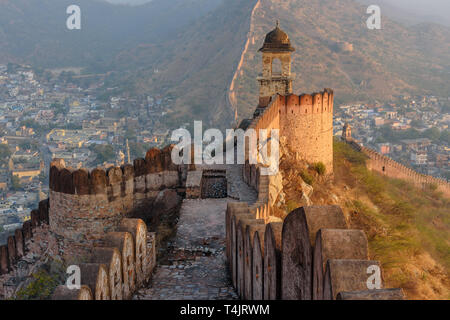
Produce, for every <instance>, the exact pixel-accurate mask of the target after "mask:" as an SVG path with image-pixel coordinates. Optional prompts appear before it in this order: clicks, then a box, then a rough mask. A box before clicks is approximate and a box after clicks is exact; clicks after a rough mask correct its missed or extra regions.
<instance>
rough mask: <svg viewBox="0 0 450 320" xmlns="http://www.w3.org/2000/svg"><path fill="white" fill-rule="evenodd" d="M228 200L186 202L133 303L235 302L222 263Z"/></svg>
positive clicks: (235, 297)
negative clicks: (162, 255)
mask: <svg viewBox="0 0 450 320" xmlns="http://www.w3.org/2000/svg"><path fill="white" fill-rule="evenodd" d="M229 200H230V199H189V200H188V199H186V200H184V202H183V205H182V207H181V212H180V220H179V221H178V230H177V232H176V235H175V237H174V239H173V240H172V241H171V242H169V247H168V254H167V257H166V259H163V260H162V261H160V262H159V264H158V266H157V268H156V271H155V273H154V274H153V279H152V281H151V283H150V284H149V286H148V287H147V288H144V289H141V290H139V291H138V292H137V293H136V295H135V297H134V299H136V300H193V299H195V300H231V299H238V296H237V295H236V292H235V291H234V289H233V287H232V286H231V281H230V278H229V272H228V270H227V267H226V261H225V259H226V258H225V254H224V249H225V225H224V220H225V211H226V206H227V201H229Z"/></svg>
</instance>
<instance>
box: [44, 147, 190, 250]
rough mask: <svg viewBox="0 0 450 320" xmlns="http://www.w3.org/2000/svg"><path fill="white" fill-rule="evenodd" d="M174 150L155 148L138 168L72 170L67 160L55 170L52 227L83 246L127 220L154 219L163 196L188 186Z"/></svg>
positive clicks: (55, 164) (52, 176) (55, 165)
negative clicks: (173, 156)
mask: <svg viewBox="0 0 450 320" xmlns="http://www.w3.org/2000/svg"><path fill="white" fill-rule="evenodd" d="M170 157H171V148H166V149H164V150H162V151H160V150H158V149H151V150H149V151H148V152H147V155H146V159H136V160H134V164H133V165H129V164H127V165H123V166H121V167H112V168H109V169H108V170H105V169H103V168H96V169H93V170H92V171H90V172H89V171H88V170H86V169H78V170H73V169H71V168H66V167H65V165H64V163H63V162H62V161H58V160H57V161H54V162H53V163H52V166H51V169H50V212H49V216H50V228H51V230H52V231H53V232H54V233H55V234H57V235H59V236H62V237H64V238H65V239H67V240H71V241H73V242H75V243H78V244H88V243H90V242H92V241H95V240H98V239H100V238H102V237H103V236H104V234H105V233H107V232H109V231H112V230H114V229H115V228H117V226H118V224H119V222H120V221H121V219H123V218H124V217H130V216H142V217H143V218H145V217H144V216H145V215H146V214H150V212H149V211H151V207H152V204H153V202H154V200H155V199H156V198H157V196H158V194H159V193H160V192H161V191H162V190H165V189H177V188H179V187H181V186H182V184H183V181H185V178H184V177H185V176H186V171H184V172H183V170H184V169H186V168H185V167H181V166H175V165H173V164H172V162H171V160H170V159H171V158H170Z"/></svg>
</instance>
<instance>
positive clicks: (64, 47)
mask: <svg viewBox="0 0 450 320" xmlns="http://www.w3.org/2000/svg"><path fill="white" fill-rule="evenodd" d="M220 1H221V0H189V1H186V0H154V1H152V2H150V3H147V4H144V5H141V6H124V5H113V4H110V3H107V2H105V1H103V0H77V1H72V0H0V63H7V62H20V63H30V64H33V65H34V66H38V67H49V68H54V67H87V68H88V69H89V70H90V71H98V70H102V71H105V70H106V71H109V70H110V68H111V66H110V62H111V60H112V59H113V58H114V57H115V56H116V55H117V54H119V53H120V52H121V51H123V50H127V49H128V48H133V47H136V46H138V45H141V44H144V43H152V44H156V43H162V42H165V41H167V40H168V39H171V38H173V37H174V36H175V35H176V34H177V33H178V31H179V30H180V29H181V28H184V27H185V26H186V25H188V24H190V23H192V22H193V21H195V20H196V19H198V18H199V17H201V16H202V15H204V14H206V13H207V12H209V11H211V10H213V9H214V8H216V7H217V5H218V3H219V2H220ZM71 4H76V5H78V6H79V7H80V8H81V30H68V29H67V28H66V19H67V17H68V15H67V14H66V8H67V7H68V6H69V5H71Z"/></svg>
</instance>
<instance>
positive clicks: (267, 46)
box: [259, 21, 295, 52]
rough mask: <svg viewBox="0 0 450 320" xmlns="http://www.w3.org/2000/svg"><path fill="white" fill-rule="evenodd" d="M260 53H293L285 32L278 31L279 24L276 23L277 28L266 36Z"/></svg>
mask: <svg viewBox="0 0 450 320" xmlns="http://www.w3.org/2000/svg"><path fill="white" fill-rule="evenodd" d="M259 51H261V52H294V51H295V49H294V48H293V47H292V46H291V40H289V36H288V35H287V33H286V32H284V31H283V30H281V29H280V24H279V22H278V21H277V26H276V28H275V29H274V30H272V31H270V32H269V33H268V34H267V35H266V39H265V40H264V45H263V46H262V48H261V49H259Z"/></svg>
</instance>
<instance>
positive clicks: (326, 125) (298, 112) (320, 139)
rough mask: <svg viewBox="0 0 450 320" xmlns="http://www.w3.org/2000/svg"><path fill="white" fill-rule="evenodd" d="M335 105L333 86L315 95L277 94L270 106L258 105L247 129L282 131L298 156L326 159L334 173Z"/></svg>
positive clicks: (291, 148)
mask: <svg viewBox="0 0 450 320" xmlns="http://www.w3.org/2000/svg"><path fill="white" fill-rule="evenodd" d="M333 104H334V93H333V91H332V90H331V89H325V90H324V91H323V92H319V93H313V94H312V95H309V94H303V95H300V96H297V95H294V94H292V95H287V96H281V95H275V96H273V97H272V99H271V102H270V103H269V104H268V106H267V107H266V108H258V109H257V112H256V113H255V117H254V118H253V119H252V120H251V123H250V124H249V126H248V128H247V129H255V130H256V131H257V132H258V130H260V129H267V130H268V131H269V134H270V130H271V129H279V130H280V138H282V137H284V138H285V141H286V144H287V147H288V148H289V149H290V150H291V151H292V152H294V153H295V154H296V157H297V159H299V160H304V161H306V162H309V163H315V162H322V163H323V164H324V165H325V166H326V168H327V172H328V173H332V172H333Z"/></svg>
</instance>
